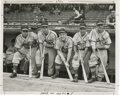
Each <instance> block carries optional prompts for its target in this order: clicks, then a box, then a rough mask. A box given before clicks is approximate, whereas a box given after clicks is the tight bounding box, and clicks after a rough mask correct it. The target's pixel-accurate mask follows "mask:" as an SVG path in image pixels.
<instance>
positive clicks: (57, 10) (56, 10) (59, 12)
mask: <svg viewBox="0 0 120 95" xmlns="http://www.w3.org/2000/svg"><path fill="white" fill-rule="evenodd" d="M54 14H55V15H60V14H61V11H60V10H59V9H58V8H57V7H56V9H55V10H54Z"/></svg>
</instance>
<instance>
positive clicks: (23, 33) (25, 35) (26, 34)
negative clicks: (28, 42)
mask: <svg viewBox="0 0 120 95" xmlns="http://www.w3.org/2000/svg"><path fill="white" fill-rule="evenodd" d="M22 36H23V37H25V38H26V37H27V36H28V30H22Z"/></svg>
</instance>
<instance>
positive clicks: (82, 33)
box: [81, 28, 86, 36]
mask: <svg viewBox="0 0 120 95" xmlns="http://www.w3.org/2000/svg"><path fill="white" fill-rule="evenodd" d="M85 33H86V29H85V28H82V29H81V36H84V35H85Z"/></svg>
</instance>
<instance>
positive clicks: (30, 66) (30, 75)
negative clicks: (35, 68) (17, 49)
mask: <svg viewBox="0 0 120 95" xmlns="http://www.w3.org/2000/svg"><path fill="white" fill-rule="evenodd" d="M29 48H30V49H29V52H30V56H31V45H30V47H29ZM31 77H32V63H31V58H30V59H29V78H31Z"/></svg>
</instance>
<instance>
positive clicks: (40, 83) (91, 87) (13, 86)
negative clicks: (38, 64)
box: [3, 73, 115, 92]
mask: <svg viewBox="0 0 120 95" xmlns="http://www.w3.org/2000/svg"><path fill="white" fill-rule="evenodd" d="M9 75H10V73H4V77H3V90H4V91H45V92H53V91H54V92H114V90H115V85H114V84H113V83H111V84H109V85H108V84H107V83H104V82H95V83H92V84H88V83H85V82H84V81H83V80H79V82H78V83H73V82H70V80H69V79H63V78H57V79H51V78H50V77H44V79H43V80H40V79H35V78H31V79H29V78H28V76H27V75H20V74H19V75H18V77H17V78H14V79H10V78H9Z"/></svg>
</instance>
